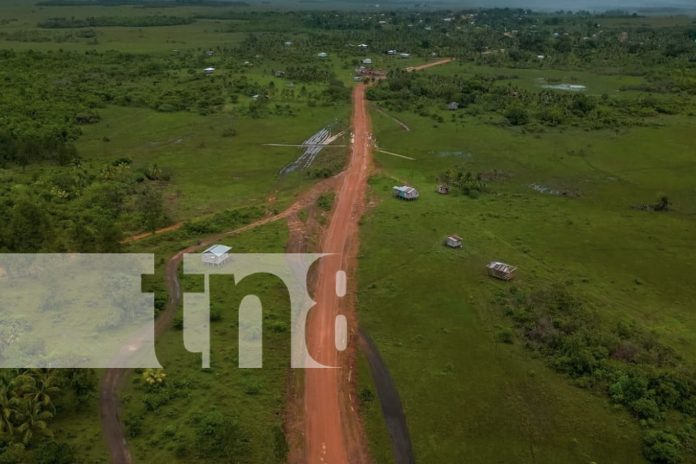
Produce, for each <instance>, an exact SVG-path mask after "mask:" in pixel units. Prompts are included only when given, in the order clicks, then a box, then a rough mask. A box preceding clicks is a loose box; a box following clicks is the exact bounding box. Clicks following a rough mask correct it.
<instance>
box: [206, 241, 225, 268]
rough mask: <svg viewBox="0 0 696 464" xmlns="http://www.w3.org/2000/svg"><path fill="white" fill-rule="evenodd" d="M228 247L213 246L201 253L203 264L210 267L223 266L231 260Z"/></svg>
mask: <svg viewBox="0 0 696 464" xmlns="http://www.w3.org/2000/svg"><path fill="white" fill-rule="evenodd" d="M231 249H232V248H230V247H228V246H227V245H219V244H218V245H213V246H211V247H210V248H208V249H207V250H205V251H204V252H203V253H201V262H202V263H203V264H207V265H210V266H222V265H223V264H225V263H226V262H227V261H228V260H229V259H230V254H229V253H230V250H231Z"/></svg>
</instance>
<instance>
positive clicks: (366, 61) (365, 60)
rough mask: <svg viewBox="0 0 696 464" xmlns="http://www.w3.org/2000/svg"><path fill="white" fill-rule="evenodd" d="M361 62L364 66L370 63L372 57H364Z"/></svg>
mask: <svg viewBox="0 0 696 464" xmlns="http://www.w3.org/2000/svg"><path fill="white" fill-rule="evenodd" d="M362 64H364V65H365V66H370V65H372V58H365V59H364V60H362Z"/></svg>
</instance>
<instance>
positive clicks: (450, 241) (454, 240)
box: [445, 235, 462, 248]
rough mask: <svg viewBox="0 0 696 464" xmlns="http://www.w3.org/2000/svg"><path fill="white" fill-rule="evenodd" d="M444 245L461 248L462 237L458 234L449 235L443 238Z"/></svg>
mask: <svg viewBox="0 0 696 464" xmlns="http://www.w3.org/2000/svg"><path fill="white" fill-rule="evenodd" d="M445 246H448V247H450V248H461V247H462V238H461V237H460V236H459V235H450V236H449V237H447V238H446V239H445Z"/></svg>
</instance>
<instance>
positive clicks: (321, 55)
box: [317, 52, 329, 59]
mask: <svg viewBox="0 0 696 464" xmlns="http://www.w3.org/2000/svg"><path fill="white" fill-rule="evenodd" d="M317 56H318V57H319V58H321V59H325V58H327V57H328V56H329V54H328V53H326V52H319V53H317Z"/></svg>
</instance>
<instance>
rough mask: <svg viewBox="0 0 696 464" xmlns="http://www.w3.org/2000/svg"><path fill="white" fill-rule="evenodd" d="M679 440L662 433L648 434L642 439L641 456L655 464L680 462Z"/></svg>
mask: <svg viewBox="0 0 696 464" xmlns="http://www.w3.org/2000/svg"><path fill="white" fill-rule="evenodd" d="M679 448H680V446H679V440H678V439H677V437H675V436H674V435H672V434H671V433H668V432H664V431H652V432H649V433H648V434H647V435H646V436H645V438H644V439H643V455H644V456H645V457H646V459H648V460H649V461H650V462H654V463H657V464H677V463H679V462H681V461H682V459H681V453H680V449H679Z"/></svg>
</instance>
